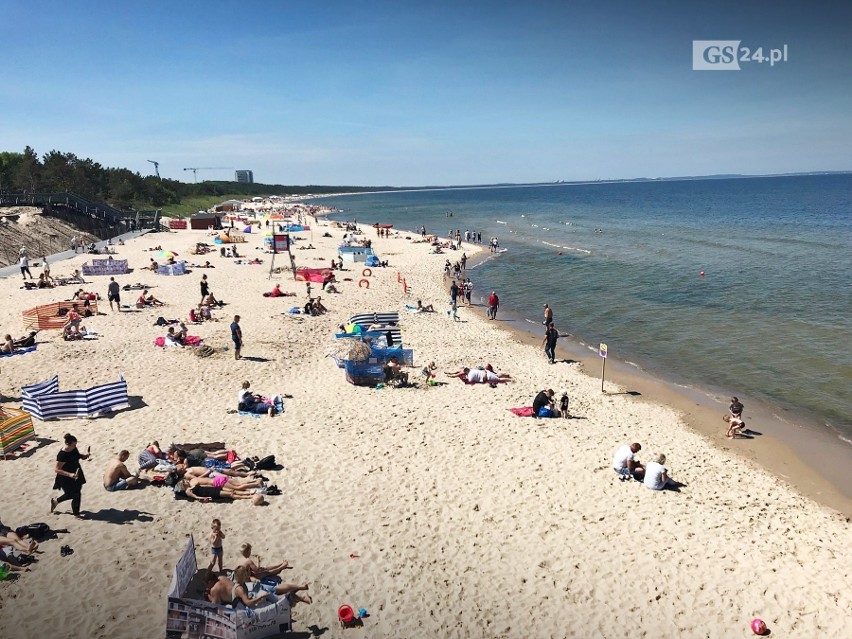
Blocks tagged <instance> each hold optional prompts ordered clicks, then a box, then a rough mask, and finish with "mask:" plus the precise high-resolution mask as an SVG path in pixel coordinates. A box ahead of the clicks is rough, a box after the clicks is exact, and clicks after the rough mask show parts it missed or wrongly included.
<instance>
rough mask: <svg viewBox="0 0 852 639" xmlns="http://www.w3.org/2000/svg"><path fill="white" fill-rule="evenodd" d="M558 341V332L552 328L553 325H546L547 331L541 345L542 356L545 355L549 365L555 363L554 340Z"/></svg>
mask: <svg viewBox="0 0 852 639" xmlns="http://www.w3.org/2000/svg"><path fill="white" fill-rule="evenodd" d="M558 339H559V331H557V330H556V328H554V326H553V324H548V325H547V330H546V331H544V339H543V340H542V342H541V344H542V346H544V354H545V355H547V359H548V361H550V363H551V364H555V363H556V340H558Z"/></svg>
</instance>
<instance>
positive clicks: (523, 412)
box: [508, 406, 533, 417]
mask: <svg viewBox="0 0 852 639" xmlns="http://www.w3.org/2000/svg"><path fill="white" fill-rule="evenodd" d="M508 411H509V412H510V413H515V415H517V416H518V417H532V416H533V410H532V406H522V407H520V408H509V409H508Z"/></svg>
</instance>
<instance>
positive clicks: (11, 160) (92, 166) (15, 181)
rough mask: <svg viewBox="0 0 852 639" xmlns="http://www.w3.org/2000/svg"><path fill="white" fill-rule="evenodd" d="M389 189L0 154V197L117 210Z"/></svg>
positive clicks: (53, 154)
mask: <svg viewBox="0 0 852 639" xmlns="http://www.w3.org/2000/svg"><path fill="white" fill-rule="evenodd" d="M378 190H383V191H384V190H392V188H391V187H358V186H318V185H307V186H285V185H282V184H243V183H239V182H221V181H216V182H201V183H198V184H187V183H185V182H179V181H177V180H170V179H159V178H157V177H156V176H153V175H146V176H142V175H140V174H139V173H138V172H133V171H130V170H129V169H123V168H110V167H105V166H102V165H101V164H100V163H98V162H95V161H94V160H92V159H90V158H79V157H77V156H76V155H75V154H74V153H63V152H61V151H55V150H54V151H50V152H49V153H45V154H44V155H43V156H42V157H41V158H39V156H38V154H37V153H36V152H35V150H33V149H32V148H31V147H29V146H28V147H26V148H25V149H24V151H23V153H16V152H10V151H2V152H0V193H58V192H62V191H72V192H73V193H77V194H79V195H82V196H83V197H85V198H87V199H90V200H93V201H100V202H106V203H107V204H109V205H111V206H114V207H116V208H119V209H137V210H142V209H158V208H162V207H165V206H168V205H170V204H180V203H181V200H182V199H183V198H188V197H199V196H202V197H203V196H219V195H244V196H246V197H251V196H256V195H304V194H307V193H316V194H324V193H344V192H347V193H351V192H357V191H378Z"/></svg>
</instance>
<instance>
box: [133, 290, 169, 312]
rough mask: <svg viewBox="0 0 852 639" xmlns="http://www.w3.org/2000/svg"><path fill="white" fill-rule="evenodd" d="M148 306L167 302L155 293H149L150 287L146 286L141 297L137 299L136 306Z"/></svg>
mask: <svg viewBox="0 0 852 639" xmlns="http://www.w3.org/2000/svg"><path fill="white" fill-rule="evenodd" d="M146 306H165V303H164V302H161V301H160V300H158V299H157V298H156V297H154V296H153V295H149V294H148V289H147V288H146V289H145V290H143V291H142V294H141V295H140V296H139V299H137V300H136V308H145V307H146Z"/></svg>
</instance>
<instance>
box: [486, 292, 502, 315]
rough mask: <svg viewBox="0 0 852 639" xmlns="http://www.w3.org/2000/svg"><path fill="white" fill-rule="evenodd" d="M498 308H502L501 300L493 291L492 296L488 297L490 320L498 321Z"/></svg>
mask: <svg viewBox="0 0 852 639" xmlns="http://www.w3.org/2000/svg"><path fill="white" fill-rule="evenodd" d="M498 308H500V298H499V297H497V293H495V292H494V291H491V295H489V296H488V319H490V320H493V319H497V309H498Z"/></svg>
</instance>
